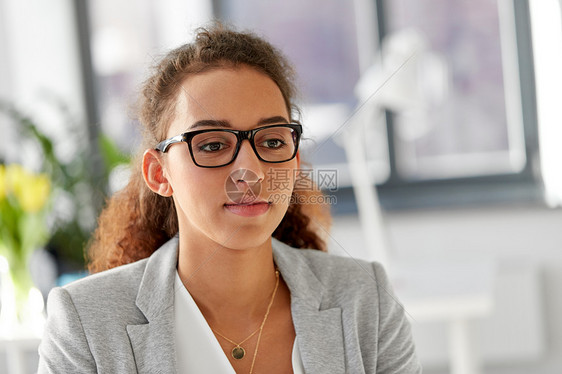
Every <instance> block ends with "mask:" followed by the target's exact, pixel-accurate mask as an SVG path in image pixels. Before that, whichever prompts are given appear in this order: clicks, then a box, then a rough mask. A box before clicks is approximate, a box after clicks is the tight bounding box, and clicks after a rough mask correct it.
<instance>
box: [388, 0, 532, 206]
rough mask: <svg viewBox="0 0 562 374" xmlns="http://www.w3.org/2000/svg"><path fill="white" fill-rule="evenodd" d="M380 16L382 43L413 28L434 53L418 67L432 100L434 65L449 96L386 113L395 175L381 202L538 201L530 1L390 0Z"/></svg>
mask: <svg viewBox="0 0 562 374" xmlns="http://www.w3.org/2000/svg"><path fill="white" fill-rule="evenodd" d="M377 10H378V12H379V21H380V22H379V30H380V35H381V41H382V43H384V42H385V41H386V42H388V41H389V40H392V38H393V37H394V38H396V35H399V33H400V32H402V33H404V31H403V30H410V31H409V32H411V33H416V34H417V36H418V37H419V38H420V39H421V40H422V43H424V45H425V48H426V50H427V51H428V52H429V53H426V54H425V56H424V57H425V59H424V60H422V63H419V61H418V66H417V68H418V69H420V70H421V72H419V73H420V74H419V76H418V78H419V80H420V81H419V82H418V85H417V89H418V90H423V89H425V92H423V91H422V92H421V95H422V96H423V97H424V98H427V97H428V96H431V94H432V89H434V90H435V87H431V83H433V84H435V81H433V82H427V81H425V82H424V81H423V78H424V77H425V75H428V76H429V77H431V78H435V70H436V68H435V67H434V68H433V69H432V66H431V65H432V64H433V65H434V66H435V65H436V66H437V69H438V68H439V67H442V68H444V69H443V70H445V76H446V94H445V95H443V97H437V98H436V99H435V100H433V101H432V100H431V98H430V100H425V102H424V100H421V101H422V104H423V105H424V106H425V107H424V108H421V109H419V108H416V107H415V106H414V107H413V108H407V107H406V108H405V109H404V110H402V111H394V112H390V111H389V112H387V113H386V117H387V129H388V138H389V145H390V152H389V155H390V156H389V157H390V165H391V167H390V170H391V174H390V177H389V179H388V180H387V181H386V182H385V183H384V184H382V185H381V186H380V188H379V191H380V195H381V200H382V202H383V204H387V206H389V207H408V206H425V205H435V204H458V203H473V202H480V203H482V202H486V203H489V202H500V201H514V200H517V201H520V200H536V199H539V198H540V188H539V186H538V184H537V178H536V176H535V175H534V172H535V169H536V167H537V164H536V163H537V161H538V144H537V129H536V116H535V111H536V109H535V97H534V89H533V87H534V85H533V67H532V60H531V59H532V52H531V45H530V31H529V28H530V26H529V10H528V5H527V3H526V2H522V1H513V2H512V1H491V0H477V1H472V2H470V3H466V2H463V1H440V0H392V1H380V2H378V9H377ZM424 63H425V66H424ZM424 68H425V70H424ZM432 73H433V74H434V75H433V76H432V75H431V74H432ZM437 76H438V75H437ZM424 83H425V87H424ZM437 89H439V87H437ZM436 96H439V95H436Z"/></svg>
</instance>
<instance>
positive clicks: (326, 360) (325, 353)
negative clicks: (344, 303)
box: [272, 239, 345, 374]
mask: <svg viewBox="0 0 562 374" xmlns="http://www.w3.org/2000/svg"><path fill="white" fill-rule="evenodd" d="M272 246H273V253H274V258H275V263H276V264H277V267H278V268H279V271H280V273H281V274H282V276H283V279H284V280H285V282H286V283H287V286H288V287H289V289H290V291H291V313H292V317H293V324H294V326H295V332H296V334H297V337H298V343H299V347H298V348H299V351H300V353H301V357H302V360H303V365H304V368H305V372H306V373H307V374H314V373H334V374H336V373H345V359H344V357H345V356H344V355H345V351H344V344H343V328H342V315H341V308H339V307H330V306H326V307H324V306H323V305H322V301H323V295H324V293H325V289H324V286H323V285H322V284H321V283H320V281H319V280H318V278H316V276H315V275H314V273H313V272H312V270H311V269H310V267H309V266H308V265H307V263H306V262H305V260H304V258H303V257H302V256H301V255H300V254H299V253H298V250H295V249H293V248H291V247H289V246H287V245H285V244H283V243H281V242H279V241H277V240H276V239H272Z"/></svg>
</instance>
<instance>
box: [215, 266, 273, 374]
mask: <svg viewBox="0 0 562 374" xmlns="http://www.w3.org/2000/svg"><path fill="white" fill-rule="evenodd" d="M275 277H276V278H277V279H276V281H275V288H274V289H273V294H272V295H271V300H270V301H269V305H268V306H267V310H266V312H265V316H264V317H263V321H262V323H261V325H260V327H258V328H257V329H256V330H255V331H254V332H253V333H251V334H250V335H249V336H248V337H247V338H246V339H244V340H242V341H241V342H240V343H236V342H235V341H233V340H231V339H229V338H227V337H226V336H224V335H223V334H221V333H220V332H218V331H215V330H214V329H211V330H213V332H214V333H215V334H217V335H218V336H220V337H221V338H223V339H224V340H226V341H228V342H229V343H232V344H234V348H232V351H231V354H232V357H233V358H234V359H235V360H241V359H243V358H244V356H246V350H245V349H244V348H243V347H242V344H244V343H245V342H246V341H247V340H248V339H250V338H251V337H252V336H254V335H256V333H257V332H258V331H259V332H260V333H259V335H258V341H257V343H256V349H255V351H254V357H253V359H252V366H251V368H250V374H251V373H252V371H253V370H254V363H255V362H256V356H257V355H258V347H259V345H260V340H261V333H262V331H263V327H264V325H265V321H267V317H268V316H269V312H270V310H271V306H272V305H273V300H274V299H275V294H276V293H277V288H278V287H279V270H275Z"/></svg>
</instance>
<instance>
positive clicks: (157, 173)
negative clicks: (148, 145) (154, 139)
mask: <svg viewBox="0 0 562 374" xmlns="http://www.w3.org/2000/svg"><path fill="white" fill-rule="evenodd" d="M161 157H162V156H161V154H160V153H159V152H158V151H157V150H155V149H147V150H146V151H145V152H144V154H143V156H142V176H143V177H144V181H145V182H146V185H147V186H148V188H150V190H151V191H153V192H156V193H157V194H158V195H160V196H164V197H170V196H172V194H173V193H174V190H173V189H172V185H171V184H170V182H169V181H168V178H166V176H165V175H164V165H163V163H162V158H161Z"/></svg>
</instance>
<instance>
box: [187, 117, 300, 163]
mask: <svg viewBox="0 0 562 374" xmlns="http://www.w3.org/2000/svg"><path fill="white" fill-rule="evenodd" d="M294 133H295V132H294V130H293V129H291V128H288V127H270V128H265V129H263V130H259V131H257V132H256V133H255V134H254V139H253V140H254V145H255V150H256V152H257V153H258V155H259V156H260V157H261V158H262V159H263V160H265V161H269V162H283V161H288V160H290V159H291V158H292V157H293V155H294V153H295V147H296V145H295V137H294V135H293V134H294ZM237 142H238V138H237V137H236V134H233V133H231V132H227V131H210V132H204V133H201V134H197V135H195V136H194V137H193V139H192V140H191V150H192V154H193V158H194V159H195V162H196V163H197V164H199V165H201V166H219V165H224V164H228V163H229V162H230V161H231V160H232V159H233V158H234V153H235V152H236V144H237Z"/></svg>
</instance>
